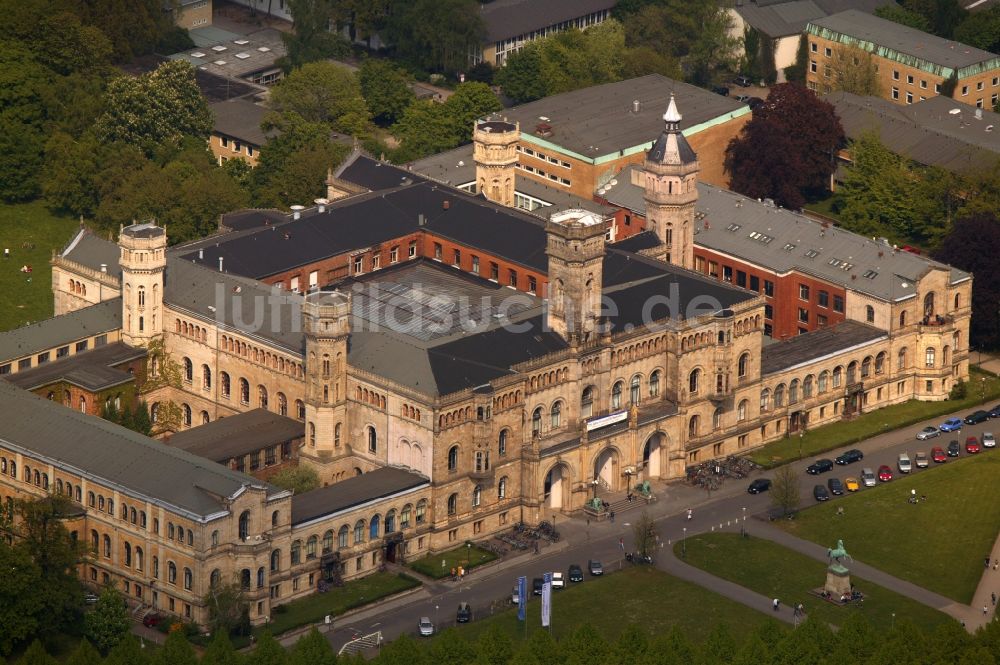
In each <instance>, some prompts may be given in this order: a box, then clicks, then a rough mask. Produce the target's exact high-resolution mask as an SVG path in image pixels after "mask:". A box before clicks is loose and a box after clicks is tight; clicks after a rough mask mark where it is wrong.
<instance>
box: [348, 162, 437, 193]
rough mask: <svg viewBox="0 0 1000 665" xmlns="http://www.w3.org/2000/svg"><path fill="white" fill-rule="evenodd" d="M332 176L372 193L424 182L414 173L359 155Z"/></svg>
mask: <svg viewBox="0 0 1000 665" xmlns="http://www.w3.org/2000/svg"><path fill="white" fill-rule="evenodd" d="M334 175H335V176H337V177H338V178H340V179H341V180H346V181H347V182H352V183H354V184H355V185H360V186H361V187H364V188H365V189H369V190H371V191H373V192H377V191H381V190H383V189H393V188H395V187H399V186H400V185H402V184H404V181H406V180H409V181H410V182H421V181H424V180H425V178H423V177H421V176H420V175H418V174H416V173H412V172H410V171H407V170H406V169H401V168H399V167H398V166H393V165H392V164H389V163H388V162H382V161H379V160H376V159H372V158H371V157H368V156H367V155H363V154H360V153H357V154H355V155H354V156H352V158H351V159H348V160H347V161H346V162H344V164H343V165H342V166H341V167H340V169H339V170H337V171H336V172H335V173H334Z"/></svg>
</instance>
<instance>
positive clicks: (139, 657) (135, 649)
mask: <svg viewBox="0 0 1000 665" xmlns="http://www.w3.org/2000/svg"><path fill="white" fill-rule="evenodd" d="M181 639H182V640H183V641H185V642H186V641H187V640H184V637H183V635H182V636H181ZM167 642H170V637H169V636H168V637H167ZM149 662H150V658H149V657H148V656H147V655H146V650H145V649H143V647H142V645H141V644H140V643H139V639H138V638H137V637H136V636H135V635H127V636H126V637H125V639H123V640H122V641H121V642H119V643H118V646H116V647H115V648H114V649H112V650H111V653H109V654H108V657H107V658H105V659H104V665H147V664H148V663H149ZM160 662H162V661H160ZM157 665H160V663H157ZM164 665H174V664H173V663H172V662H168V663H164ZM178 665H183V664H182V663H178Z"/></svg>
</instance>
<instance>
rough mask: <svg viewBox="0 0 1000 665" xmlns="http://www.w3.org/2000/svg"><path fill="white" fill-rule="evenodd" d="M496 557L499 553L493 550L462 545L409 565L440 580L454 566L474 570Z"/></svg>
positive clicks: (449, 573) (448, 573)
mask: <svg viewBox="0 0 1000 665" xmlns="http://www.w3.org/2000/svg"><path fill="white" fill-rule="evenodd" d="M496 558H497V555H496V554H494V553H493V552H488V551H486V550H484V549H480V548H478V547H476V546H475V545H473V546H472V547H471V548H468V547H466V546H465V545H462V546H460V547H456V548H455V549H453V550H448V551H447V552H442V553H440V554H431V555H429V556H425V557H424V558H423V559H417V560H416V561H412V562H410V563H409V564H407V565H408V566H409V567H410V568H412V569H413V570H415V571H417V572H418V573H420V574H421V575H426V576H427V577H431V578H433V579H436V580H439V579H441V578H443V577H447V576H448V575H451V569H452V568H458V567H459V566H462V567H463V568H465V569H466V570H472V569H473V568H475V567H477V566H481V565H483V564H484V563H489V562H490V561H493V560H494V559H496ZM442 561H444V565H441V562H442Z"/></svg>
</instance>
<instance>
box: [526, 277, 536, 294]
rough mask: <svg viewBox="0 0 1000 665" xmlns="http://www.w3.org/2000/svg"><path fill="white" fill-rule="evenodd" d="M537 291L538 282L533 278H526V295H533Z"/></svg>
mask: <svg viewBox="0 0 1000 665" xmlns="http://www.w3.org/2000/svg"><path fill="white" fill-rule="evenodd" d="M537 291H538V280H536V279H535V278H534V277H530V276H529V277H528V293H530V294H532V295H534V294H535V293H536V292H537Z"/></svg>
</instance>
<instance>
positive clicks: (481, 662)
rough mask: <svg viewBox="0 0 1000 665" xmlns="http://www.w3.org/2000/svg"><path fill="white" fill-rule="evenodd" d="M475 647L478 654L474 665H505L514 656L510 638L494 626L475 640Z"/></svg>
mask: <svg viewBox="0 0 1000 665" xmlns="http://www.w3.org/2000/svg"><path fill="white" fill-rule="evenodd" d="M476 646H477V647H478V652H479V653H478V658H477V660H476V665H507V663H508V662H510V657H511V656H512V655H513V654H514V646H513V644H511V641H510V637H508V636H507V634H506V633H504V632H503V631H502V630H500V628H499V626H497V625H496V624H493V625H492V626H490V628H489V630H487V631H486V633H485V634H484V635H482V636H481V637H480V638H479V640H477V643H476Z"/></svg>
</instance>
